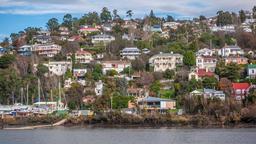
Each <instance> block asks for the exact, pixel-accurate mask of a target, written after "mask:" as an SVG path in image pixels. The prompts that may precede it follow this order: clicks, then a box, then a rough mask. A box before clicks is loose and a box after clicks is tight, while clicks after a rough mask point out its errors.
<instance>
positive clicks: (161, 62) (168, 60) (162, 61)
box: [149, 53, 183, 72]
mask: <svg viewBox="0 0 256 144" xmlns="http://www.w3.org/2000/svg"><path fill="white" fill-rule="evenodd" d="M149 64H150V65H151V66H153V67H154V71H155V72H157V71H159V72H164V71H166V70H167V69H170V70H171V69H175V68H176V66H177V65H181V64H183V56H182V55H180V54H173V53H160V54H157V55H154V56H152V57H151V58H150V59H149Z"/></svg>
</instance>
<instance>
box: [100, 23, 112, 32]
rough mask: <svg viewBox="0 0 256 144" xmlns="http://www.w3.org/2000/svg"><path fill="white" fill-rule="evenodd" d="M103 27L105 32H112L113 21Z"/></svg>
mask: <svg viewBox="0 0 256 144" xmlns="http://www.w3.org/2000/svg"><path fill="white" fill-rule="evenodd" d="M101 27H102V29H103V31H105V32H111V31H112V25H111V23H105V24H103V25H102V26H101Z"/></svg>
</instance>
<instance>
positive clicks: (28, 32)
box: [24, 27, 40, 43]
mask: <svg viewBox="0 0 256 144" xmlns="http://www.w3.org/2000/svg"><path fill="white" fill-rule="evenodd" d="M39 30H40V29H39V28H36V27H27V28H26V29H24V31H25V32H26V42H27V43H31V42H32V39H33V36H34V35H36V34H37V32H38V31H39Z"/></svg>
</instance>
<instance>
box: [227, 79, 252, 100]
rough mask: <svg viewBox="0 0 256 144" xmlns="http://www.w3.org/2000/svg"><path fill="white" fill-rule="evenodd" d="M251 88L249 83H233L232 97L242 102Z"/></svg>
mask: <svg viewBox="0 0 256 144" xmlns="http://www.w3.org/2000/svg"><path fill="white" fill-rule="evenodd" d="M249 88H250V84H249V83H232V91H231V96H232V97H233V98H235V99H236V100H242V99H244V98H245V97H246V96H247V94H248V89H249Z"/></svg>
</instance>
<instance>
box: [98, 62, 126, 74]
mask: <svg viewBox="0 0 256 144" xmlns="http://www.w3.org/2000/svg"><path fill="white" fill-rule="evenodd" d="M127 67H131V63H130V62H127V61H103V62H102V71H103V74H106V73H107V71H109V70H115V71H117V72H118V73H120V72H122V71H123V70H124V69H125V68H127Z"/></svg>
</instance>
